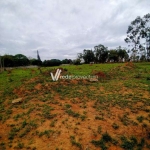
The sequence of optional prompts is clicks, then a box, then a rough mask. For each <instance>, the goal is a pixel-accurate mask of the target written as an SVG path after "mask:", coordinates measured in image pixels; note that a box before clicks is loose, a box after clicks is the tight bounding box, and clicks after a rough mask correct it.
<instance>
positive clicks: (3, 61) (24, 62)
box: [0, 54, 74, 67]
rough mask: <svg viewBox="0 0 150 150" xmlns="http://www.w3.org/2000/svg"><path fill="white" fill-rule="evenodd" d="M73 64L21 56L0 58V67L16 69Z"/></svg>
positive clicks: (66, 61)
mask: <svg viewBox="0 0 150 150" xmlns="http://www.w3.org/2000/svg"><path fill="white" fill-rule="evenodd" d="M72 63H74V61H73V60H71V59H64V60H59V59H51V60H44V61H41V60H39V59H38V58H37V59H35V58H32V59H31V58H28V57H27V56H25V55H23V54H16V55H7V54H6V55H3V56H0V67H18V66H29V65H37V66H45V67H46V66H59V65H61V64H72Z"/></svg>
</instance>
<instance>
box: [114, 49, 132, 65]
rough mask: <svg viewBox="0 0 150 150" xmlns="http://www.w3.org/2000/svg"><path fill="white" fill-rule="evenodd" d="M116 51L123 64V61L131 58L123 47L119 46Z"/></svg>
mask: <svg viewBox="0 0 150 150" xmlns="http://www.w3.org/2000/svg"><path fill="white" fill-rule="evenodd" d="M116 50H117V53H118V57H119V61H121V62H123V59H124V60H127V59H128V58H129V55H128V53H127V51H126V49H125V48H122V47H121V46H119V47H118V48H116Z"/></svg>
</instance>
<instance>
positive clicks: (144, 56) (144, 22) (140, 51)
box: [0, 14, 150, 68]
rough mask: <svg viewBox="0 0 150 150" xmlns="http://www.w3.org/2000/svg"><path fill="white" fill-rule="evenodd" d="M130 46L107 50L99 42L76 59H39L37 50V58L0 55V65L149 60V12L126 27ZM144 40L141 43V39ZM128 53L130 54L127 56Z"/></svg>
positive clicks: (126, 40) (49, 64)
mask: <svg viewBox="0 0 150 150" xmlns="http://www.w3.org/2000/svg"><path fill="white" fill-rule="evenodd" d="M124 40H125V42H126V43H127V44H128V46H129V47H130V48H128V49H127V48H123V47H121V46H119V47H117V48H115V49H110V50H108V47H106V46H104V45H102V44H99V45H97V46H94V50H92V49H91V50H90V49H84V50H83V52H82V53H78V54H77V59H76V60H71V59H64V60H62V61H61V60H59V59H51V60H44V61H41V59H40V56H39V53H38V51H37V59H34V58H33V59H29V58H27V56H25V55H23V54H16V55H4V56H0V67H1V68H2V67H17V66H28V65H38V66H59V65H61V64H75V65H78V64H80V63H81V62H84V63H86V64H87V63H91V62H92V63H105V62H124V61H129V60H132V61H139V60H140V61H150V14H146V15H144V16H143V17H140V16H138V17H137V18H136V19H135V20H133V21H132V22H131V24H130V25H129V26H128V29H127V37H126V38H125V39H124ZM143 40H144V41H145V42H144V43H142V41H143ZM129 55H130V56H129Z"/></svg>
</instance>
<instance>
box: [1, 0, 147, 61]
mask: <svg viewBox="0 0 150 150" xmlns="http://www.w3.org/2000/svg"><path fill="white" fill-rule="evenodd" d="M149 6H150V1H149V0H143V1H141V0H134V1H129V0H108V1H106V0H101V1H100V0H92V1H91V0H82V1H81V0H72V1H70V0H63V1H61V0H55V1H53V0H36V1H34V0H33V1H31V0H13V1H12V0H5V1H0V33H1V34H0V53H1V54H5V53H7V54H8V53H9V54H17V53H23V54H25V55H26V56H31V57H36V50H39V53H40V56H41V58H42V60H44V59H52V58H58V59H65V58H71V59H73V58H75V57H76V56H77V53H79V52H82V51H83V49H85V48H90V49H91V48H92V49H93V47H94V46H95V45H98V44H104V45H105V46H107V47H109V48H113V47H117V46H119V45H121V46H126V44H125V42H124V37H125V35H126V30H127V27H128V25H129V24H130V22H131V21H132V20H134V19H135V18H136V17H137V16H141V17H142V16H144V15H145V14H147V13H149Z"/></svg>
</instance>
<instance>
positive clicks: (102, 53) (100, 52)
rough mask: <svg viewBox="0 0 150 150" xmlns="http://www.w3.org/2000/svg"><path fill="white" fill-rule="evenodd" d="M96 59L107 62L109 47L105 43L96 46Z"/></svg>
mask: <svg viewBox="0 0 150 150" xmlns="http://www.w3.org/2000/svg"><path fill="white" fill-rule="evenodd" d="M94 54H95V61H96V62H99V63H104V62H106V60H107V58H108V49H107V47H105V46H104V45H101V44H99V45H97V46H95V47H94Z"/></svg>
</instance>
